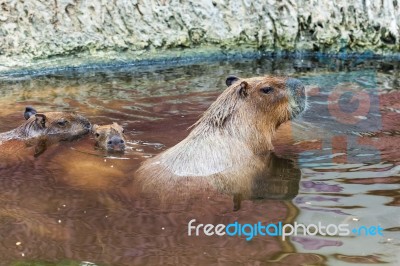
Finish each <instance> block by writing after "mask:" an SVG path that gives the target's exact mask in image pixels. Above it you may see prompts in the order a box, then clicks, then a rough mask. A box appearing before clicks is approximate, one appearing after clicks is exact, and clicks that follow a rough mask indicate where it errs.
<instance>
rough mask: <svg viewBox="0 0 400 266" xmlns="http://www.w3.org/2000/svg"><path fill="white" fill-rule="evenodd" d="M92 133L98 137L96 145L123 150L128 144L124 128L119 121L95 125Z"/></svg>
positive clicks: (102, 147) (106, 148) (111, 149)
mask: <svg viewBox="0 0 400 266" xmlns="http://www.w3.org/2000/svg"><path fill="white" fill-rule="evenodd" d="M92 133H93V134H94V137H95V139H96V147H98V148H101V149H104V150H107V151H114V152H123V151H124V150H125V145H126V137H125V135H124V129H123V128H122V126H120V125H118V124H117V123H115V122H114V123H112V124H111V125H104V126H99V125H93V127H92Z"/></svg>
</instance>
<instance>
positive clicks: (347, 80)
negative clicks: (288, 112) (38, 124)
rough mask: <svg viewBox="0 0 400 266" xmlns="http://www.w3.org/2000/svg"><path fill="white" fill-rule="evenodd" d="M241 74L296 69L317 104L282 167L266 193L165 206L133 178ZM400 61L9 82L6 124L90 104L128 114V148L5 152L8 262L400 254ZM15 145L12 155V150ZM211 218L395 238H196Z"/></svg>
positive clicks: (277, 63)
mask: <svg viewBox="0 0 400 266" xmlns="http://www.w3.org/2000/svg"><path fill="white" fill-rule="evenodd" d="M229 74H235V75H237V76H242V77H250V76H257V75H264V74H276V75H290V76H294V77H297V78H299V79H301V80H302V81H303V82H304V83H305V84H306V85H307V88H308V93H309V109H308V110H307V111H306V112H305V113H304V115H303V116H302V117H301V118H300V119H298V120H297V121H296V122H294V123H287V124H285V125H282V127H281V128H280V129H279V130H278V132H277V136H276V140H275V141H274V146H275V150H274V154H275V155H274V156H276V158H275V157H274V158H275V159H274V160H276V162H275V164H274V167H275V169H274V171H275V172H274V173H275V176H273V177H270V178H269V179H266V180H262V181H260V182H261V183H260V184H261V185H260V186H257V187H256V188H255V189H254V190H252V191H253V192H254V194H253V195H250V196H248V197H244V198H240V197H239V198H238V196H237V195H229V194H226V193H225V194H224V193H208V192H207V191H205V192H204V193H203V194H202V195H200V196H193V197H176V198H173V199H172V200H171V199H169V200H168V201H164V202H162V201H160V199H158V198H157V197H155V196H154V195H149V194H142V193H140V191H139V189H138V188H136V187H135V186H134V185H132V184H134V183H132V182H133V176H134V172H135V170H136V169H137V168H138V167H139V165H140V163H141V162H143V161H144V160H146V159H147V158H149V157H152V156H154V155H156V154H158V153H160V152H162V151H163V150H165V149H167V148H168V147H171V146H173V145H175V144H176V143H178V142H179V141H180V140H182V139H183V138H185V137H186V136H187V134H188V133H189V131H188V130H187V129H188V127H190V126H191V125H192V124H193V123H194V122H195V121H196V120H197V119H198V118H199V116H200V115H201V114H202V112H204V111H205V110H206V109H207V107H208V106H209V105H210V104H211V103H212V102H213V101H214V100H215V99H216V97H217V96H218V95H219V94H220V93H221V92H222V91H223V89H224V88H225V78H226V77H227V76H228V75H229ZM398 77H399V64H398V63H397V62H383V61H376V60H375V61H368V60H356V59H355V60H336V59H329V58H314V59H309V58H288V59H274V58H266V59H259V60H243V61H228V62H218V63H202V64H197V65H190V66H176V67H169V68H163V69H160V68H158V69H151V68H147V69H139V68H120V69H107V70H97V71H96V72H94V71H86V72H80V71H71V72H64V73H56V74H52V75H47V76H35V77H29V76H24V77H18V78H15V77H14V78H9V79H7V78H3V79H2V80H1V81H0V104H1V106H2V110H1V112H0V132H4V131H7V130H10V129H13V128H15V127H17V126H18V125H19V124H21V123H22V122H23V115H22V112H23V110H24V107H25V106H27V105H30V106H34V107H35V108H36V109H38V110H39V111H56V110H57V111H77V112H80V113H82V114H84V115H85V116H87V117H88V118H89V119H90V120H91V122H92V123H98V124H108V123H111V122H118V123H119V124H121V125H123V126H124V127H125V131H126V132H127V136H128V138H129V140H130V141H129V144H128V150H127V152H126V153H125V154H124V155H123V156H118V155H117V156H115V155H108V154H105V153H104V152H103V151H99V150H95V149H94V147H93V144H94V140H93V138H92V137H91V136H86V137H85V138H83V139H81V140H79V141H75V142H72V143H61V144H59V145H54V146H51V147H50V148H49V149H48V150H46V152H45V153H43V154H42V155H41V156H39V157H38V158H34V157H33V155H32V154H33V150H32V148H31V147H28V148H24V149H23V150H22V151H19V152H17V153H14V154H10V153H5V152H4V151H2V152H3V154H2V155H0V158H1V160H2V162H1V163H0V265H10V264H13V263H17V262H21V261H22V262H43V263H44V262H49V263H63V262H65V261H71V262H76V263H77V264H78V265H79V263H81V262H92V263H95V264H97V265H132V264H142V265H154V264H162V265H165V264H179V265H188V264H198V265H215V264H222V265H224V264H226V265H235V264H238V265H239V264H241V263H249V264H266V265H305V264H307V265H310V264H311V265H326V264H329V265H365V264H385V265H398V264H399V263H400V257H399V254H400V252H399V251H400V233H399V230H400V226H399V222H400V211H399V209H398V207H399V204H400V194H399V191H400V190H399V189H400V161H399V154H400V152H399V148H400V90H399V89H400V88H399V83H398ZM0 153H1V152H0ZM191 219H196V220H197V221H198V223H212V224H215V225H216V224H219V223H222V224H229V223H232V222H235V221H239V222H240V223H257V222H258V221H261V222H263V223H277V222H279V221H282V222H283V223H294V222H298V223H304V224H311V223H317V222H319V221H320V222H322V223H324V224H340V223H347V224H350V225H351V226H362V225H365V226H374V225H380V226H381V227H382V228H384V234H383V236H374V237H373V236H355V235H351V236H346V237H339V236H337V237H331V236H323V235H320V234H318V235H315V236H303V235H299V236H293V237H290V238H289V239H288V240H286V241H282V240H281V239H280V238H279V237H266V236H257V237H255V238H254V239H252V240H251V241H246V240H245V237H244V236H242V237H227V236H225V237H218V236H209V237H207V236H204V235H201V236H198V237H193V236H188V235H187V224H188V222H189V221H190V220H191Z"/></svg>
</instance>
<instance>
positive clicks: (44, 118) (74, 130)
mask: <svg viewBox="0 0 400 266" xmlns="http://www.w3.org/2000/svg"><path fill="white" fill-rule="evenodd" d="M24 117H25V119H26V120H27V121H26V122H25V123H24V124H23V125H21V126H20V127H19V131H20V134H21V135H22V136H23V137H28V138H29V137H38V136H46V137H50V138H52V139H57V140H60V141H61V140H71V139H74V138H76V137H80V136H82V135H85V134H87V133H89V131H90V128H91V124H90V122H89V121H88V120H87V119H86V118H85V117H83V116H81V115H79V114H76V113H74V112H44V113H38V112H37V111H36V110H35V109H34V108H32V107H26V108H25V112H24Z"/></svg>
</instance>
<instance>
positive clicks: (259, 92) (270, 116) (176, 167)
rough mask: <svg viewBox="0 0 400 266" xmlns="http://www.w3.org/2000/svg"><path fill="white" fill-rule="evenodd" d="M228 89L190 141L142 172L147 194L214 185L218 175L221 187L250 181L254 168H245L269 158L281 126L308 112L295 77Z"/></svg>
mask: <svg viewBox="0 0 400 266" xmlns="http://www.w3.org/2000/svg"><path fill="white" fill-rule="evenodd" d="M226 84H227V85H228V88H227V89H226V90H225V91H224V92H223V93H222V94H221V95H220V96H219V97H218V98H217V100H216V101H215V102H214V103H213V104H212V105H211V106H210V107H209V108H208V110H207V111H206V112H205V113H204V114H203V116H202V117H201V118H200V119H199V120H198V121H197V122H196V123H195V124H194V126H193V129H192V131H191V133H190V134H189V136H187V137H186V138H185V139H184V140H183V141H181V142H180V143H178V144H177V145H175V146H174V147H172V148H170V149H168V150H166V151H164V152H163V153H161V154H159V155H157V156H156V157H154V158H152V159H149V160H148V161H146V162H145V163H144V164H143V165H142V166H141V167H140V168H139V170H138V171H137V173H136V180H138V181H139V182H140V183H141V184H142V186H143V188H144V189H145V190H157V189H160V190H168V189H169V188H170V189H174V190H176V189H177V188H178V187H179V185H180V184H182V182H183V183H185V184H186V183H187V182H188V180H189V179H190V180H196V181H197V182H198V181H199V180H204V181H206V182H207V183H208V184H209V183H210V182H209V181H210V179H209V178H211V180H212V179H214V178H215V177H217V176H219V177H221V176H222V177H221V178H222V179H221V181H220V182H224V179H226V180H227V179H230V180H232V179H235V178H241V176H243V177H245V178H247V177H246V170H245V169H250V168H251V166H248V165H246V166H243V167H240V166H241V165H243V164H244V163H246V164H249V162H252V161H253V160H252V158H254V157H256V156H261V157H262V156H264V155H265V154H267V153H269V152H270V151H271V150H272V149H273V146H272V142H271V140H272V137H273V136H274V133H275V130H276V129H277V128H278V127H279V125H280V124H282V123H284V122H286V121H288V120H291V119H293V118H294V117H296V116H297V115H298V114H300V113H301V112H302V111H303V110H304V109H305V107H306V95H305V88H304V86H303V84H302V83H301V82H300V81H299V80H297V79H294V78H287V77H275V76H263V77H253V78H246V79H242V78H237V77H234V76H230V77H228V78H227V80H226ZM256 161H260V159H257V160H256ZM256 164H257V165H258V164H259V163H256ZM255 167H256V168H259V166H255ZM262 167H263V166H261V168H262ZM242 168H243V172H241V169H242ZM231 169H235V170H234V171H235V172H234V173H233V172H232V171H231ZM235 173H237V174H235ZM200 182H202V181H200ZM246 183H248V182H247V181H246Z"/></svg>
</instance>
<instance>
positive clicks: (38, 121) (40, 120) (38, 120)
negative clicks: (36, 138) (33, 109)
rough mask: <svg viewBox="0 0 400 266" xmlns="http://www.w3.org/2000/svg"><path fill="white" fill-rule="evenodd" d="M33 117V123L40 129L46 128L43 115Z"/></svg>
mask: <svg viewBox="0 0 400 266" xmlns="http://www.w3.org/2000/svg"><path fill="white" fill-rule="evenodd" d="M35 117H36V119H35V123H36V124H37V125H38V126H40V127H42V128H46V119H47V117H46V116H45V115H44V114H35Z"/></svg>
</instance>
